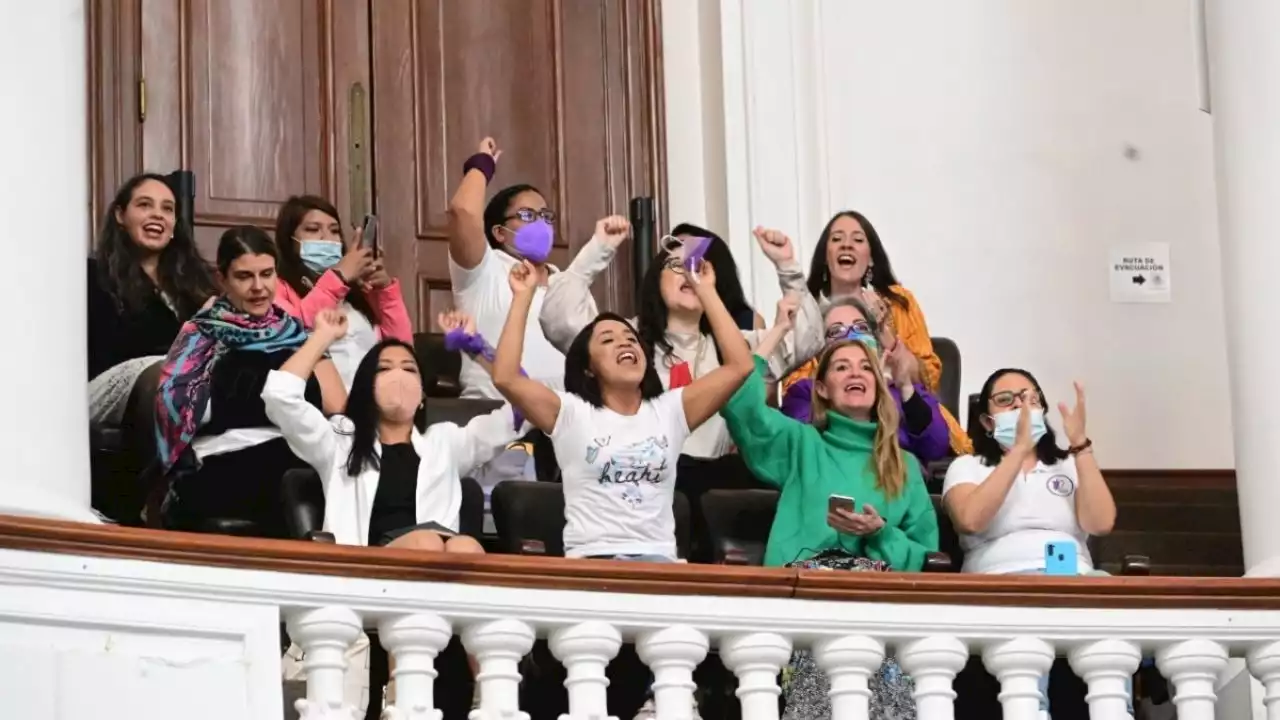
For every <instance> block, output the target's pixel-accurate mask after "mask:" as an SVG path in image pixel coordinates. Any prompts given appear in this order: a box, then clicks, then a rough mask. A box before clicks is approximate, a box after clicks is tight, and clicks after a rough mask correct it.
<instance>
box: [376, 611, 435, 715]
mask: <svg viewBox="0 0 1280 720" xmlns="http://www.w3.org/2000/svg"><path fill="white" fill-rule="evenodd" d="M451 638H453V626H451V625H450V624H449V621H448V620H445V619H444V618H442V617H440V616H439V615H433V614H431V613H417V614H414V615H403V616H400V617H395V618H390V619H388V620H383V621H382V622H380V623H378V640H379V641H381V642H382V647H384V648H386V649H387V652H388V653H390V655H391V661H392V662H393V663H394V665H395V669H394V670H392V671H391V679H392V680H393V681H394V682H395V684H396V693H395V698H396V699H395V708H396V710H397V711H398V714H399V717H400V718H401V719H402V720H440V717H441V712H440V711H439V710H436V709H435V707H436V703H435V684H436V675H438V673H437V672H436V657H437V656H438V655H440V651H441V650H444V649H445V647H447V646H448V645H449V640H450V639H451ZM378 690H379V688H369V702H374V699H375V698H377V697H379V694H378Z"/></svg>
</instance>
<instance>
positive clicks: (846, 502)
mask: <svg viewBox="0 0 1280 720" xmlns="http://www.w3.org/2000/svg"><path fill="white" fill-rule="evenodd" d="M837 509H839V510H844V511H845V512H851V513H856V512H858V504H857V503H856V502H854V500H853V498H851V497H849V496H847V495H832V496H831V497H829V498H827V512H830V513H833V512H835V511H836V510H837Z"/></svg>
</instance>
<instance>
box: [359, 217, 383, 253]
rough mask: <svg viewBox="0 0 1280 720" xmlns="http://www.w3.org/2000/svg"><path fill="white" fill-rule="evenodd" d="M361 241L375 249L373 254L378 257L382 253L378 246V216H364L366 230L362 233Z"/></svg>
mask: <svg viewBox="0 0 1280 720" xmlns="http://www.w3.org/2000/svg"><path fill="white" fill-rule="evenodd" d="M360 243H361V245H363V246H364V247H366V248H369V249H370V250H373V256H374V257H375V258H376V257H378V256H379V255H381V252H380V249H381V248H379V246H378V216H377V215H365V216H364V230H363V232H362V233H361V235H360Z"/></svg>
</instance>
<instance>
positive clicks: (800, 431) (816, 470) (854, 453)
mask: <svg viewBox="0 0 1280 720" xmlns="http://www.w3.org/2000/svg"><path fill="white" fill-rule="evenodd" d="M766 370H768V364H767V363H765V361H764V360H762V359H760V358H759V357H757V358H756V370H755V372H754V373H752V374H751V376H750V377H748V378H747V381H746V383H744V384H743V385H742V387H741V388H739V389H738V392H737V393H735V394H734V396H733V398H732V399H730V400H729V403H728V404H727V405H725V407H724V409H723V410H721V411H720V414H721V415H722V416H723V417H724V419H725V422H726V423H728V426H729V435H730V436H732V437H733V441H734V443H735V444H736V445H737V446H738V453H739V454H740V455H741V456H742V459H743V460H744V461H745V462H746V464H747V467H748V468H749V469H750V470H751V472H752V473H754V474H755V476H756V477H757V478H759V479H760V480H761V481H762V482H766V483H769V484H770V485H775V486H777V487H778V489H779V490H781V491H782V496H781V497H780V498H779V500H778V513H777V515H776V516H775V517H774V520H773V529H772V530H771V531H770V532H769V546H768V549H767V550H766V551H765V556H764V564H765V565H770V566H779V565H786V564H787V563H790V562H794V561H796V560H803V559H807V558H810V557H813V556H814V555H816V554H818V553H820V552H822V551H823V550H829V549H832V548H839V549H842V550H844V551H845V552H847V553H849V554H850V555H854V556H857V557H867V558H871V559H873V560H884V561H886V562H888V563H889V566H890V567H891V568H892V569H894V570H901V571H918V570H920V568H922V567H923V566H924V558H925V555H926V554H927V553H930V552H934V551H936V550H937V549H938V517H937V515H936V514H935V513H934V510H933V501H932V500H931V499H930V498H929V491H928V490H926V489H925V485H924V478H923V477H922V476H921V474H920V464H919V463H918V462H917V461H916V459H915V457H913V456H912V455H911V454H910V453H903V456H904V462H905V466H906V484H905V485H904V487H903V489H902V492H901V493H900V494H899V495H898V496H897V497H894V498H892V499H890V498H887V497H885V494H884V492H883V491H881V490H880V489H879V488H877V487H876V473H875V465H874V462H873V452H874V446H875V436H876V424H875V423H872V422H858V421H855V420H850V419H849V418H847V417H844V416H843V415H840V414H838V413H828V415H827V417H828V421H827V422H828V426H827V429H826V430H822V431H819V430H818V429H817V428H815V427H813V426H812V425H809V424H806V423H802V422H799V421H797V420H792V419H791V418H789V417H787V416H786V415H783V414H782V413H781V412H779V411H778V410H776V409H774V408H771V407H769V406H768V405H767V404H765V380H764V373H765V372H766ZM831 495H846V496H849V497H852V498H854V501H855V502H856V503H857V509H858V510H859V511H861V510H862V506H863V505H864V504H869V505H871V506H872V507H874V508H875V509H876V512H878V513H880V516H881V517H883V518H884V521H885V523H884V527H882V528H881V529H880V530H879V531H877V532H876V533H874V534H872V535H868V536H866V537H858V536H856V535H849V534H846V533H841V532H837V531H836V530H835V529H834V528H832V527H831V526H830V525H828V524H827V503H828V498H830V496H831Z"/></svg>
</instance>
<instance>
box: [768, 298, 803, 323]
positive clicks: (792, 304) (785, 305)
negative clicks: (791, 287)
mask: <svg viewBox="0 0 1280 720" xmlns="http://www.w3.org/2000/svg"><path fill="white" fill-rule="evenodd" d="M799 308H800V296H799V295H798V294H796V293H794V292H789V293H787V294H786V295H783V296H782V299H781V300H779V301H778V312H777V314H775V315H774V316H773V326H774V327H777V328H782V329H783V331H786V332H790V330H791V328H793V327H795V323H796V310H798V309H799Z"/></svg>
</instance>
